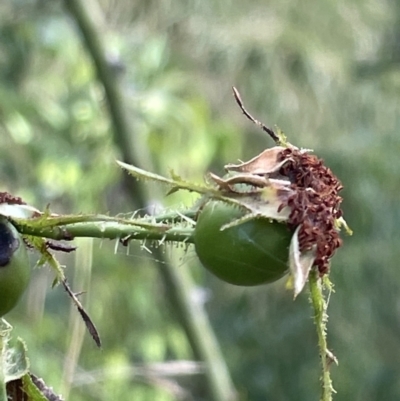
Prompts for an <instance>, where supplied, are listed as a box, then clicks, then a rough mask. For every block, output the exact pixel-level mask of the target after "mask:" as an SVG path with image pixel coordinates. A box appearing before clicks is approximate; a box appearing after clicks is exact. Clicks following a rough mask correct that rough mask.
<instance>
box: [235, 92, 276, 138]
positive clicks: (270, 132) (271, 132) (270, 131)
mask: <svg viewBox="0 0 400 401" xmlns="http://www.w3.org/2000/svg"><path fill="white" fill-rule="evenodd" d="M232 90H233V97H234V98H235V100H236V103H237V104H238V106H239V107H240V110H242V112H243V114H244V115H245V116H246V117H247V118H248V119H249V120H250V121H251V122H253V123H254V124H256V125H257V126H259V127H260V128H261V129H262V130H263V131H264V132H266V133H267V134H268V135H269V136H270V137H271V138H272V140H273V141H274V142H275V143H276V144H277V145H280V143H281V140H280V138H279V136H278V135H277V134H276V133H275V131H274V130H273V129H271V128H269V127H267V126H266V125H265V124H263V123H262V122H260V121H258V120H256V119H255V118H254V117H253V116H252V115H251V114H250V113H249V112H248V111H247V110H246V109H245V107H244V105H243V101H242V98H241V97H240V93H239V91H238V90H237V89H236V88H235V87H234V86H233V87H232Z"/></svg>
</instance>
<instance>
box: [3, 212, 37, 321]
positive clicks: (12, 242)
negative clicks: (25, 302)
mask: <svg viewBox="0 0 400 401" xmlns="http://www.w3.org/2000/svg"><path fill="white" fill-rule="evenodd" d="M29 278H30V266H29V259H28V255H27V251H26V246H25V244H24V242H23V240H22V238H21V236H20V234H19V233H18V231H17V230H16V228H15V227H14V226H13V225H12V224H11V223H10V222H9V221H8V220H7V219H6V218H5V217H0V317H2V316H4V315H5V314H6V313H8V312H9V311H10V310H11V309H13V308H14V306H15V305H16V304H17V302H18V300H19V299H20V297H21V295H22V294H23V293H24V291H25V289H26V287H27V286H28V283H29Z"/></svg>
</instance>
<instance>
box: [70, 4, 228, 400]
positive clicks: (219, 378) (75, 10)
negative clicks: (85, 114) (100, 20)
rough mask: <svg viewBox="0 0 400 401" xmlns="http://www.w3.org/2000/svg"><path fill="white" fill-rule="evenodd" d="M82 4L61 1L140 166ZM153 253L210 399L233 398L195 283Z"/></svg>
mask: <svg viewBox="0 0 400 401" xmlns="http://www.w3.org/2000/svg"><path fill="white" fill-rule="evenodd" d="M85 3H86V2H85V1H83V0H64V4H65V5H66V7H67V9H68V11H69V12H70V14H71V16H72V18H73V19H74V20H75V22H76V24H77V26H78V28H79V30H80V32H81V34H82V38H83V41H84V43H85V46H86V48H87V51H88V53H89V55H90V57H91V58H92V60H93V62H94V65H95V68H96V72H97V76H98V78H99V81H100V82H101V83H102V85H103V86H104V90H105V97H106V100H107V103H108V108H109V112H110V117H111V119H112V122H113V126H114V142H115V144H116V145H117V146H119V150H120V152H121V153H122V155H123V160H124V161H125V162H126V163H128V164H131V165H140V163H137V155H136V153H135V150H134V147H133V146H132V138H133V132H132V131H131V127H130V124H129V120H128V116H127V112H126V110H127V109H126V106H125V104H124V97H123V94H122V92H121V89H120V85H119V83H118V82H117V79H116V76H115V74H114V73H113V72H112V71H111V69H110V66H109V63H108V62H107V60H106V57H105V51H104V49H103V46H102V43H101V40H100V33H99V32H98V30H97V28H96V27H95V25H94V24H93V22H92V20H91V18H90V16H89V13H88V10H87V8H86V7H85ZM124 183H125V186H126V187H127V189H128V190H127V191H126V192H127V193H128V194H129V195H128V196H130V199H131V201H132V202H133V203H134V204H135V205H136V207H137V208H138V209H142V208H145V207H146V206H147V204H148V203H149V201H148V199H147V198H146V195H145V190H144V189H143V186H141V185H139V183H138V182H136V180H133V179H129V180H126V179H125V181H124ZM154 254H155V258H156V259H158V260H163V261H165V262H166V263H164V264H163V267H162V269H159V271H160V274H161V277H162V279H163V281H164V283H165V287H166V288H167V290H168V292H169V294H168V295H169V299H170V301H171V304H172V308H173V309H174V311H175V312H176V314H177V316H179V318H180V321H181V324H182V326H183V328H184V330H185V332H186V335H187V337H188V340H189V342H190V344H191V347H192V349H193V352H194V354H195V355H196V357H197V358H199V359H200V360H201V361H204V364H205V366H206V383H207V386H208V389H209V392H210V399H212V400H214V401H228V400H233V399H235V398H236V397H235V395H234V394H235V387H234V386H233V383H232V381H231V378H230V375H229V371H228V369H227V366H226V363H225V361H224V358H223V356H222V354H221V351H220V349H219V345H218V342H217V340H216V338H215V335H214V332H213V330H212V327H211V324H210V322H209V319H208V317H207V315H206V313H205V310H204V308H203V307H202V306H201V305H199V304H198V303H196V302H194V301H193V297H192V292H193V291H194V283H193V280H192V278H191V276H190V275H189V273H188V272H187V271H186V270H185V269H182V268H178V267H176V266H174V265H173V264H170V263H168V261H167V260H166V257H165V256H164V255H163V254H162V253H161V252H159V251H158V250H157V249H156V250H155V252H154Z"/></svg>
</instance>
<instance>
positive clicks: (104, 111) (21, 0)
mask: <svg viewBox="0 0 400 401" xmlns="http://www.w3.org/2000/svg"><path fill="white" fill-rule="evenodd" d="M73 3H75V2H74V1H72V0H65V1H50V0H2V1H1V3H0V177H1V180H0V182H1V186H0V189H1V190H7V191H10V192H12V193H13V194H15V195H19V196H22V197H23V198H24V199H25V200H26V201H27V202H29V203H32V204H33V205H35V206H36V207H38V208H40V209H43V208H44V207H45V206H46V205H47V204H50V205H51V209H52V211H54V212H57V213H79V212H85V213H89V212H102V213H110V214H117V213H122V212H123V213H127V212H130V211H134V210H135V209H137V208H138V207H143V205H144V203H145V204H146V206H148V207H149V208H150V209H152V208H155V207H173V208H179V207H183V206H184V205H187V206H190V205H191V203H192V202H193V197H192V196H188V195H185V194H174V195H172V196H170V197H168V198H166V199H165V198H164V196H163V195H164V192H163V191H164V188H159V187H153V186H150V185H146V186H144V187H139V186H137V184H136V182H135V181H134V180H133V179H129V178H127V177H126V174H125V173H123V172H121V171H120V170H119V169H118V167H117V165H116V164H115V160H116V159H122V158H125V159H126V155H127V153H129V154H131V155H134V158H135V161H136V162H137V164H139V165H140V167H142V168H146V169H149V170H151V171H155V172H159V173H161V174H164V175H165V174H168V172H169V170H170V169H173V170H174V171H175V172H177V173H179V174H180V175H181V176H182V177H185V178H187V179H191V180H194V181H201V180H202V179H203V175H204V173H205V172H206V171H213V172H215V173H217V174H220V173H222V172H223V166H224V165H225V164H227V163H230V162H235V161H237V160H238V159H242V160H246V159H249V158H251V157H253V156H255V155H256V154H258V153H259V152H260V151H262V150H263V149H264V148H266V147H268V146H271V145H272V143H271V141H270V140H269V139H268V138H266V137H265V135H264V134H263V133H262V132H261V131H259V130H257V128H256V127H255V126H253V125H252V124H251V123H250V122H249V121H247V120H246V119H245V118H244V117H243V116H242V115H241V112H240V110H239V109H238V108H237V106H236V105H235V103H234V100H233V98H232V94H231V86H232V85H235V86H237V87H238V89H239V90H240V92H241V94H242V97H243V100H244V102H245V105H246V107H247V108H248V109H249V110H250V111H251V112H252V113H253V114H254V115H255V116H256V117H257V118H259V119H260V120H261V121H263V122H264V123H266V124H267V125H270V126H274V124H277V125H278V126H279V127H280V128H282V129H283V130H284V132H285V133H286V134H287V135H288V137H289V140H290V141H291V142H292V143H294V144H296V145H297V146H301V147H304V148H312V149H313V150H314V151H315V153H316V154H317V155H319V156H320V157H322V158H324V159H325V161H326V163H327V165H328V166H330V167H331V168H332V170H333V171H334V172H335V173H336V174H337V175H338V176H339V178H340V179H341V180H342V182H343V184H344V187H345V189H344V190H343V192H342V194H343V197H344V203H343V208H344V211H345V217H346V219H347V221H348V223H349V224H350V226H351V227H352V229H353V230H354V232H355V235H354V236H353V237H347V238H345V243H344V246H343V248H341V249H340V250H339V251H338V253H337V255H336V256H335V258H334V260H333V264H332V271H331V280H332V281H333V282H334V284H335V293H334V294H333V295H332V297H331V300H330V305H329V315H330V321H329V325H328V330H329V338H328V340H329V345H330V348H331V349H332V350H333V351H334V353H335V355H336V356H337V357H338V359H339V366H338V367H333V368H332V376H333V380H334V386H335V388H336V390H337V392H338V394H337V395H336V397H335V400H338V401H339V400H354V401H358V400H359V401H361V400H363V401H378V400H379V401H384V400H390V401H393V400H400V380H399V379H400V302H399V301H400V297H399V294H400V273H399V267H398V264H399V260H400V247H399V246H398V241H399V239H400V236H399V230H398V224H399V222H400V214H399V211H398V202H399V196H398V193H399V189H400V179H399V170H400V157H399V154H400V135H399V129H400V111H399V110H400V107H399V106H400V101H399V99H400V45H399V44H400V28H399V27H400V3H399V2H389V1H381V0H380V1H378V0H366V1H365V0H362V1H361V0H326V1H324V2H322V1H320V2H318V1H311V0H305V1H302V2H300V1H282V0H271V1H268V2H265V1H262V0H250V1H247V2H244V1H239V0H223V1H217V0H204V1H196V0H187V1H183V0H175V1H171V0H166V1H154V0H141V1H140V0H138V1H129V0H85V1H83V0H81V3H84V4H85V9H86V12H87V13H88V15H89V18H90V22H91V24H92V26H93V27H94V28H95V31H96V35H97V39H98V41H100V42H101V45H102V46H103V50H104V55H105V57H106V60H107V68H108V69H107V73H108V74H109V76H110V77H111V80H112V82H114V84H116V85H117V86H118V94H119V102H120V105H122V107H123V110H124V118H125V122H127V126H128V127H129V129H128V131H126V132H125V136H121V135H119V136H118V135H117V134H116V131H117V130H118V127H117V130H116V126H115V121H114V122H113V120H112V119H111V118H110V113H109V107H108V102H107V96H108V93H107V92H106V91H105V90H104V86H103V84H102V82H100V81H99V80H98V76H97V72H96V67H95V65H96V64H95V63H94V62H93V54H92V53H91V52H90V51H89V50H88V47H87V44H88V42H87V38H85V35H84V34H83V32H82V30H81V25H80V24H79V21H78V23H77V20H76V15H75V14H74V11H73V5H72V4H73ZM78 3H79V2H78ZM119 131H121V129H119ZM143 202H144V203H143ZM77 244H78V245H79V250H78V252H77V253H76V254H75V255H69V256H65V255H60V259H61V261H62V263H63V264H64V265H66V274H67V275H68V277H69V278H70V281H71V283H72V286H73V288H74V289H75V290H76V291H80V290H85V291H87V294H86V295H84V296H83V297H82V301H83V302H84V303H85V305H86V307H87V309H88V311H89V313H90V314H91V316H92V318H93V320H94V321H95V323H96V325H97V327H98V329H99V331H100V334H101V336H102V339H103V350H102V351H99V350H97V349H96V348H95V346H94V344H93V342H92V340H91V338H90V336H89V335H88V334H87V333H86V332H85V330H84V328H83V325H82V323H81V321H80V319H79V316H78V313H77V312H76V310H75V308H74V307H73V306H71V303H70V301H69V300H68V298H67V296H66V295H65V293H64V292H63V291H62V289H61V288H56V289H51V288H50V287H51V281H52V279H53V275H52V273H51V272H49V270H48V269H47V268H44V269H40V270H38V269H36V270H35V271H34V277H33V280H32V283H31V286H30V288H29V291H28V293H27V294H26V296H25V298H24V300H23V301H22V302H21V303H20V305H19V306H18V308H17V309H16V310H14V311H13V312H12V313H11V314H10V315H9V316H8V320H9V321H10V323H11V324H13V326H14V327H15V331H16V333H17V334H18V335H20V336H22V337H23V338H24V339H25V341H26V343H27V345H28V348H29V355H30V360H31V370H32V371H33V372H34V373H35V374H37V375H39V376H42V377H43V378H44V379H45V381H46V383H47V384H49V385H51V386H53V388H54V389H55V391H57V392H62V393H63V394H64V395H65V396H66V397H67V399H69V400H74V401H81V400H85V401H89V400H99V401H102V400H138V401H142V400H143V401H145V400H146V401H147V400H157V401H158V400H162V401H164V400H165V401H170V400H212V401H217V399H216V398H215V397H214V396H213V395H212V394H211V393H209V392H208V391H207V390H206V387H207V386H206V384H205V378H204V375H203V374H201V371H202V369H203V365H201V364H199V363H197V362H196V356H195V352H193V350H192V348H191V346H190V341H188V339H187V335H186V332H185V330H184V329H183V326H182V324H181V320H180V317H179V314H178V313H176V310H175V309H174V307H173V306H171V305H173V304H171V303H169V302H168V298H169V296H170V291H169V289H168V283H166V281H165V280H164V279H163V278H162V277H163V271H165V270H163V269H166V265H167V263H169V262H170V261H171V263H172V264H173V266H175V267H177V268H179V269H182V271H189V272H190V274H191V276H192V277H193V279H194V281H195V287H193V288H191V290H190V291H191V292H190V294H191V297H192V298H193V302H197V304H198V305H200V306H201V305H204V308H205V309H206V311H207V314H208V317H209V319H210V322H211V326H212V328H213V331H214V333H215V336H216V338H217V339H218V342H219V345H220V347H221V351H222V355H223V358H224V360H225V362H226V364H227V366H228V369H229V373H230V375H231V377H232V380H233V384H234V386H235V388H236V391H237V393H238V399H240V400H249V401H261V400H263V401H264V400H273V401H286V400H296V401H302V400H307V401H309V400H317V399H318V397H319V383H318V378H319V358H318V351H317V339H316V334H315V330H314V326H313V322H312V319H311V313H312V312H311V308H310V307H309V305H308V301H307V295H306V294H302V295H301V296H300V297H299V298H298V299H297V300H296V301H295V302H293V301H292V297H291V295H290V293H288V292H287V291H286V290H285V289H284V281H281V282H278V283H276V284H274V285H269V286H264V287H258V288H251V289H243V288H239V287H234V286H231V285H229V284H225V283H223V282H220V281H218V280H217V279H215V278H214V277H211V276H210V275H209V274H208V273H207V272H205V271H204V270H203V269H202V268H201V267H200V266H199V262H198V261H197V259H196V257H195V254H194V251H193V249H191V248H189V249H188V250H185V249H183V248H180V247H176V246H172V245H167V246H166V247H165V248H163V250H162V252H158V253H156V254H155V253H153V254H151V253H149V252H148V251H147V250H146V249H141V248H140V244H138V245H135V244H131V246H130V247H129V248H128V249H125V248H123V247H122V246H121V245H120V246H117V245H116V244H115V243H114V242H112V241H97V240H95V241H92V240H90V239H84V240H79V241H77ZM160 255H161V256H160ZM34 262H35V256H34V255H32V264H34Z"/></svg>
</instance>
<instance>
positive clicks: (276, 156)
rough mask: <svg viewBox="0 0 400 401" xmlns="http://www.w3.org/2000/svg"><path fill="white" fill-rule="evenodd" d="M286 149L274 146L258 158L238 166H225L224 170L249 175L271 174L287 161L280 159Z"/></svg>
mask: <svg viewBox="0 0 400 401" xmlns="http://www.w3.org/2000/svg"><path fill="white" fill-rule="evenodd" d="M285 149H286V148H284V147H282V146H275V147H273V148H270V149H266V150H264V152H262V153H260V154H259V155H258V156H256V157H254V158H253V159H251V160H249V161H248V162H242V163H240V164H227V165H226V166H225V169H226V170H227V171H238V172H242V173H251V174H257V175H263V174H271V173H274V172H276V171H278V170H279V169H280V168H281V167H282V166H283V165H284V164H286V163H287V162H288V160H289V159H285V158H282V157H281V155H282V152H283V150H285Z"/></svg>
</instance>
